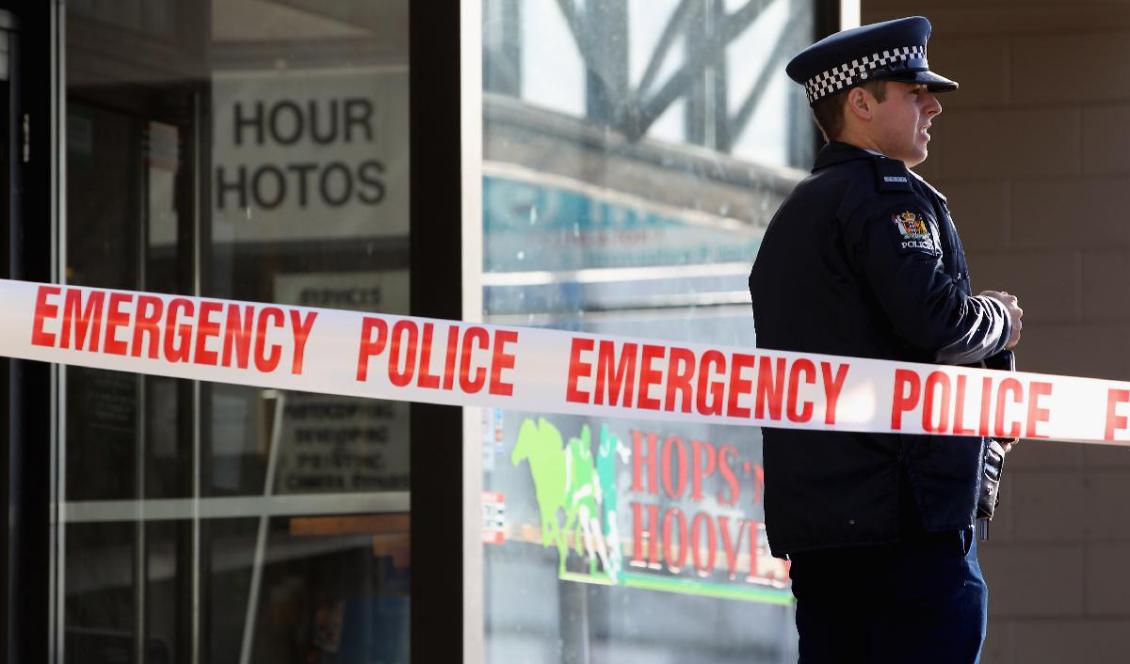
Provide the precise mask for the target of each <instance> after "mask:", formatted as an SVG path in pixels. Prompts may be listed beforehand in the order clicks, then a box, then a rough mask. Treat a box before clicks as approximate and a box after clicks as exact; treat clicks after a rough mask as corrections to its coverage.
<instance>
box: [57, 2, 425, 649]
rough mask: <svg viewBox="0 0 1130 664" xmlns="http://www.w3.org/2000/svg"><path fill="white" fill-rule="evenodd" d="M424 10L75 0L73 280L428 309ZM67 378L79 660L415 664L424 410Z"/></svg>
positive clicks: (119, 376) (69, 199)
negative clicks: (420, 83)
mask: <svg viewBox="0 0 1130 664" xmlns="http://www.w3.org/2000/svg"><path fill="white" fill-rule="evenodd" d="M407 21H408V5H407V0H351V1H349V2H342V3H332V4H330V5H326V4H325V3H320V2H313V1H307V0H286V1H285V2H284V1H281V0H279V1H275V0H235V1H228V0H224V1H223V2H221V1H219V0H215V1H209V0H158V1H155V2H146V3H99V2H73V3H68V5H67V8H66V17H65V26H66V30H65V35H64V39H63V44H64V53H65V58H64V60H65V62H66V68H65V111H64V117H65V127H66V147H65V159H64V164H63V168H64V171H65V181H66V189H65V221H64V224H63V228H64V231H63V232H62V234H61V235H62V237H61V239H60V247H61V251H60V253H61V265H62V266H63V267H64V274H63V276H64V278H65V280H66V281H67V282H69V283H74V284H79V285H90V286H98V287H106V288H122V289H131V290H145V291H157V292H165V293H181V294H189V295H198V296H204V297H218V298H233V299H243V300H254V301H265V302H280V303H290V304H301V305H309V306H324V307H333V308H345V309H360V310H366V311H378V312H384V313H408V309H409V307H408V296H409V284H410V281H409V277H410V275H409V246H410V245H409V237H408V236H409V216H408V215H409V210H408V193H409V192H408V189H409V187H408V168H409V160H408V155H409V147H408V140H409V120H408V44H407ZM60 376H61V378H60V380H59V398H60V411H61V414H62V418H61V421H62V426H61V429H60V432H59V445H58V461H59V466H58V467H59V473H60V487H61V491H60V493H61V499H62V502H61V509H60V512H59V525H58V528H57V533H58V537H59V550H58V554H57V555H58V556H59V560H58V568H59V575H58V583H57V595H56V602H57V606H58V609H59V611H58V618H57V623H56V625H55V626H54V630H55V638H56V649H57V651H58V652H60V653H61V654H62V656H61V658H60V659H61V661H63V662H74V663H76V664H77V663H83V664H86V663H102V662H158V663H159V662H184V663H189V662H191V663H196V662H213V663H219V662H230V663H231V664H248V663H250V662H271V663H274V662H324V663H327V664H328V663H338V662H340V663H343V664H344V663H352V662H374V661H380V662H407V661H408V658H409V647H408V643H409V596H410V590H409V589H410V581H411V551H410V546H409V528H410V509H409V496H410V493H409V489H410V476H409V459H408V449H409V436H410V425H409V412H408V408H407V406H406V405H404V404H401V403H387V402H378V401H371V400H370V401H364V400H358V399H346V398H340V397H335V396H329V395H321V394H303V393H290V392H282V391H276V390H265V389H255V388H246V387H237V386H232V385H220V384H207V383H198V382H192V381H185V380H174V379H167V378H161V377H152V376H138V375H135V374H128V373H122V372H113V371H104V370H92V369H83V368H77V367H67V368H63V369H60Z"/></svg>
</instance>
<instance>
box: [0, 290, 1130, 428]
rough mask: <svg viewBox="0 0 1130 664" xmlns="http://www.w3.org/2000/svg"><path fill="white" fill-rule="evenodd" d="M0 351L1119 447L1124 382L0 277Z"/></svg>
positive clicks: (632, 411) (289, 383)
mask: <svg viewBox="0 0 1130 664" xmlns="http://www.w3.org/2000/svg"><path fill="white" fill-rule="evenodd" d="M0 307H2V311H3V312H4V314H3V317H2V319H0V320H2V322H0V353H2V354H3V355H7V356H9V357H14V358H21V359H27V360H41V361H44V362H56V363H60V364H72V365H78V366H85V367H94V368H99V369H112V370H116V371H132V372H137V373H142V374H153V375H161V376H172V377H175V378H187V379H191V380H205V381H213V382H218V383H234V384H240V385H254V386H259V387H271V388H280V389H287V390H299V391H303V392H322V393H326V394H341V395H349V396H358V397H369V398H375V399H393V400H399V401H417V402H430V403H440V404H452V405H467V406H488V407H493V408H506V409H512V410H521V411H536V412H557V413H569V414H577V415H592V416H600V417H630V418H650V419H665V420H680V421H687V422H703V423H707V422H709V423H714V424H730V425H747V426H772V427H782V428H797V429H826V430H842V431H871V432H883V433H887V432H904V433H911V434H920V433H931V434H939V435H994V436H1001V437H1015V436H1021V437H1024V438H1033V439H1053V440H1071V441H1077V442H1089V443H1108V444H1130V383H1124V382H1115V381H1107V380H1098V379H1092V378H1076V377H1068V376H1050V375H1041V374H1032V373H1022V372H1017V373H1007V372H999V371H988V370H982V369H966V368H962V367H951V366H937V365H928V364H911V363H903V362H889V361H882V360H871V359H860V358H852V357H836V356H831V355H813V354H805V353H790V352H781V351H770V350H762V349H757V348H735V347H725V346H711V345H707V344H683V343H668V342H664V341H659V340H648V339H633V338H626V337H610V336H597V335H592V334H580V333H574V332H567V331H561V330H547V329H537V328H522V327H505V326H498V325H481V324H474V323H461V322H453V321H446V320H434V319H426V318H415V317H406V316H386V315H377V314H365V313H358V312H351V311H340V310H333V309H314V308H309V307H296V306H287V305H279V304H262V303H253V302H237V301H230V300H216V299H208V298H197V297H186V296H177V295H160V294H156V293H141V292H133V291H117V290H105V289H98V288H82V287H77V286H61V285H51V284H37V283H28V282H20V281H6V280H0Z"/></svg>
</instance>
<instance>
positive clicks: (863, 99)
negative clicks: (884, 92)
mask: <svg viewBox="0 0 1130 664" xmlns="http://www.w3.org/2000/svg"><path fill="white" fill-rule="evenodd" d="M878 103H879V101H878V100H877V99H876V98H875V96H874V95H872V94H871V91H870V90H868V89H867V88H864V87H856V88H852V89H850V90H848V93H847V104H846V106H847V110H846V112H847V113H851V114H852V115H854V116H855V117H857V118H859V119H860V120H870V119H871V117H872V115H874V113H875V104H878Z"/></svg>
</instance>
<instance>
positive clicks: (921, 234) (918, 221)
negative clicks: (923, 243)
mask: <svg viewBox="0 0 1130 664" xmlns="http://www.w3.org/2000/svg"><path fill="white" fill-rule="evenodd" d="M891 219H892V220H893V221H894V222H895V225H897V226H898V229H899V233H902V237H903V239H904V240H928V239H930V230H929V229H928V228H926V222H925V221H924V220H923V219H922V215H920V214H918V213H916V212H912V211H910V210H907V211H906V212H901V213H899V214H896V215H894V216H893V217H892V218H891Z"/></svg>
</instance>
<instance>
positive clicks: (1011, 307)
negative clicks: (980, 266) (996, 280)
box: [981, 290, 1024, 350]
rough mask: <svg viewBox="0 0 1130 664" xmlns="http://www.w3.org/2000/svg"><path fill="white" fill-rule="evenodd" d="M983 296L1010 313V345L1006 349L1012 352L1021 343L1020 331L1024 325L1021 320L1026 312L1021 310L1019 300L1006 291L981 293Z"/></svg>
mask: <svg viewBox="0 0 1130 664" xmlns="http://www.w3.org/2000/svg"><path fill="white" fill-rule="evenodd" d="M981 295H984V296H985V297H991V298H993V299H994V300H996V301H997V302H1000V303H1001V304H1003V305H1004V309H1005V311H1007V312H1008V322H1009V329H1010V334H1009V335H1008V344H1006V345H1005V348H1007V349H1008V350H1012V349H1013V348H1016V344H1017V343H1018V342H1019V341H1020V329H1021V328H1022V327H1023V323H1022V322H1021V320H1020V319H1022V318H1023V317H1024V310H1023V309H1021V308H1020V305H1019V303H1018V300H1017V299H1016V296H1015V295H1011V294H1009V293H1007V292H1005V291H991V290H987V291H981Z"/></svg>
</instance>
